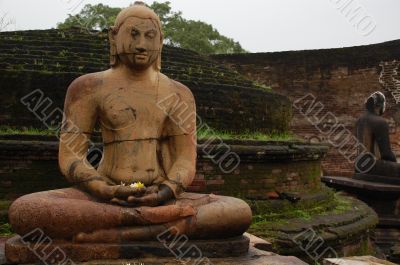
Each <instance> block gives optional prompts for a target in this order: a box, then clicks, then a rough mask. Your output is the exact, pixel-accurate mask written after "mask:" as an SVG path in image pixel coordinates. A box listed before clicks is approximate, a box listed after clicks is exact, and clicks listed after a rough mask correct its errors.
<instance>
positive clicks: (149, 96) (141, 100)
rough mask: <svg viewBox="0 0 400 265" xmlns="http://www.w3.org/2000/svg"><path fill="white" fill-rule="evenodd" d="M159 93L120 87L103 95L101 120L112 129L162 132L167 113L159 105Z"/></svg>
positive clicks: (102, 123)
mask: <svg viewBox="0 0 400 265" xmlns="http://www.w3.org/2000/svg"><path fill="white" fill-rule="evenodd" d="M157 102H158V98H157V93H155V92H153V91H137V90H132V89H131V90H127V89H118V90H114V91H112V93H107V94H106V95H104V97H102V100H101V104H100V108H101V110H100V115H99V120H100V123H101V126H102V127H103V128H106V129H109V130H112V131H121V130H123V131H125V130H129V131H132V130H134V131H139V130H140V131H153V132H161V131H162V125H163V123H164V121H165V119H166V114H165V113H164V111H163V110H162V109H160V108H159V107H158V104H157Z"/></svg>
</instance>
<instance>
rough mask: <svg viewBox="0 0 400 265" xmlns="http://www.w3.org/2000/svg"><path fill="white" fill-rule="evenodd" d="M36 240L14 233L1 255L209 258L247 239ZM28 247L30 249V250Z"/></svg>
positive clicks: (14, 258) (236, 250) (242, 246)
mask: <svg viewBox="0 0 400 265" xmlns="http://www.w3.org/2000/svg"><path fill="white" fill-rule="evenodd" d="M35 238H36V239H37V240H36V241H33V242H26V241H25V242H24V241H23V240H22V239H21V237H20V236H14V237H12V238H10V239H9V240H7V242H6V243H5V252H6V253H5V254H6V257H7V260H8V261H11V262H13V263H17V264H18V263H22V264H26V263H32V262H37V261H39V258H38V257H45V256H48V258H47V259H53V258H54V259H55V260H56V261H62V260H63V257H68V258H70V259H71V260H73V261H79V262H82V261H88V260H104V259H111V260H113V259H140V258H158V257H175V255H176V254H175V253H178V255H182V254H183V253H185V255H186V256H191V257H199V256H206V257H212V258H225V257H237V256H242V255H245V254H246V253H247V252H248V249H249V245H250V239H249V238H248V237H246V236H239V237H234V238H227V239H215V240H191V241H188V240H187V238H186V237H184V236H181V237H176V238H173V237H171V238H170V239H169V240H168V241H164V242H163V241H146V242H140V241H138V242H127V243H74V242H69V241H60V240H58V241H56V240H54V241H51V242H46V241H44V239H45V236H44V235H43V234H38V235H37V236H36V237H35ZM32 249H33V250H34V251H32Z"/></svg>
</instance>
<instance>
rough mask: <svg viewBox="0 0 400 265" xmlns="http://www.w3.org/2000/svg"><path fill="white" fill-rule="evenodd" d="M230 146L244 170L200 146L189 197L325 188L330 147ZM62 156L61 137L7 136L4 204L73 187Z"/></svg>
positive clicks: (0, 156) (215, 146)
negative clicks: (61, 165)
mask: <svg viewBox="0 0 400 265" xmlns="http://www.w3.org/2000/svg"><path fill="white" fill-rule="evenodd" d="M1 139H2V140H1ZM226 144H228V145H229V148H230V149H229V152H231V153H234V154H236V155H237V156H238V157H239V160H238V163H237V164H238V167H235V168H232V170H226V169H227V168H226V167H224V165H225V163H229V161H228V159H221V160H220V159H218V160H212V159H211V158H210V152H207V151H206V150H214V151H213V152H214V153H215V154H216V153H218V152H219V151H221V150H222V145H221V144H220V143H217V142H210V143H208V142H207V141H200V142H199V144H198V158H197V174H196V177H195V180H194V181H193V183H192V185H191V186H190V187H189V191H192V192H202V193H211V192H212V193H216V194H224V195H232V196H239V197H242V198H249V199H266V198H267V195H268V193H270V192H273V191H275V190H278V191H280V192H284V191H292V192H293V191H295V192H299V193H310V191H312V190H318V189H319V188H320V186H321V182H320V176H321V159H322V157H323V156H324V155H325V153H326V152H327V146H323V145H312V144H304V143H296V142H257V141H226ZM214 153H211V154H214ZM225 153H227V152H225ZM57 155H58V141H57V139H56V138H55V137H34V138H33V137H31V136H26V137H23V136H13V137H9V138H8V139H7V137H5V136H2V137H1V138H0V168H1V169H2V170H1V171H0V200H12V199H14V198H16V197H18V196H20V195H23V194H26V193H32V192H37V191H42V190H48V189H55V188H61V187H67V186H69V184H68V183H67V182H66V181H65V180H64V177H63V176H62V175H61V173H60V172H59V169H58V156H57ZM211 156H212V155H211Z"/></svg>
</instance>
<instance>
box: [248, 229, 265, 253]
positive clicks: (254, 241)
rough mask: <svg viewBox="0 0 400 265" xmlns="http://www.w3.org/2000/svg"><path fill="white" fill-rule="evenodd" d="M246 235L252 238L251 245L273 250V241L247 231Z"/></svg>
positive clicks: (260, 248)
mask: <svg viewBox="0 0 400 265" xmlns="http://www.w3.org/2000/svg"><path fill="white" fill-rule="evenodd" d="M245 236H246V237H248V238H249V239H250V246H252V247H254V248H256V249H259V250H264V251H272V244H271V242H268V241H266V240H265V239H262V238H259V237H257V236H255V235H252V234H249V233H245Z"/></svg>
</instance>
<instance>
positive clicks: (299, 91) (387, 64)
mask: <svg viewBox="0 0 400 265" xmlns="http://www.w3.org/2000/svg"><path fill="white" fill-rule="evenodd" d="M213 58H214V59H216V60H218V61H220V62H223V63H225V64H228V65H230V66H231V67H233V68H234V69H235V70H237V71H238V72H240V73H242V74H246V75H247V76H248V77H250V78H252V79H254V80H256V81H257V82H259V83H263V84H265V85H267V86H270V87H271V88H272V89H273V90H275V91H277V92H278V93H281V94H283V95H286V96H288V97H289V98H290V100H291V101H292V102H294V101H296V100H298V99H300V98H302V97H304V96H305V95H307V94H309V93H311V94H312V95H314V97H315V104H317V102H320V103H322V106H323V108H322V110H321V112H320V113H318V117H323V116H324V115H325V114H326V113H328V112H331V113H332V114H334V115H335V116H336V117H337V118H338V120H339V123H340V124H342V125H343V126H344V128H346V129H348V130H349V132H350V133H351V134H353V133H354V124H355V121H356V119H357V118H358V117H359V116H360V114H361V113H362V112H363V109H364V106H363V104H364V100H365V99H366V98H367V97H368V95H370V94H371V93H372V92H374V91H377V90H380V91H382V92H384V93H385V95H386V97H387V98H388V103H389V104H388V111H387V113H386V114H385V118H387V120H388V122H389V124H390V127H391V136H390V137H391V143H392V146H393V149H394V151H395V153H396V155H397V156H400V131H399V130H398V129H397V128H398V125H399V123H400V108H399V106H398V104H397V103H398V102H400V99H399V98H400V75H399V72H400V40H396V41H391V42H386V43H381V44H375V45H369V46H359V47H351V48H341V49H326V50H310V51H290V52H279V53H257V54H243V55H240V54H238V55H217V56H214V57H213ZM293 111H294V118H293V120H292V122H291V125H290V127H291V130H292V131H293V132H294V133H295V134H297V135H299V136H301V137H303V138H305V139H307V140H309V141H311V142H327V141H329V136H328V134H324V133H321V132H320V131H319V130H317V129H316V127H315V126H313V125H312V124H311V123H310V121H309V120H308V118H307V117H306V116H304V115H303V114H302V113H300V112H299V111H298V110H297V109H296V108H293ZM314 114H315V111H314ZM329 122H330V121H329V120H324V123H325V124H324V125H325V126H331V125H332V124H329ZM346 147H348V148H352V147H353V145H350V144H347V146H346ZM323 169H324V174H326V175H342V176H343V175H344V176H351V175H352V174H353V163H352V161H349V160H347V159H346V158H344V156H342V155H341V154H340V153H339V152H338V149H337V148H335V147H332V148H331V149H330V151H329V152H328V154H327V156H326V157H325V159H324V160H323Z"/></svg>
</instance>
